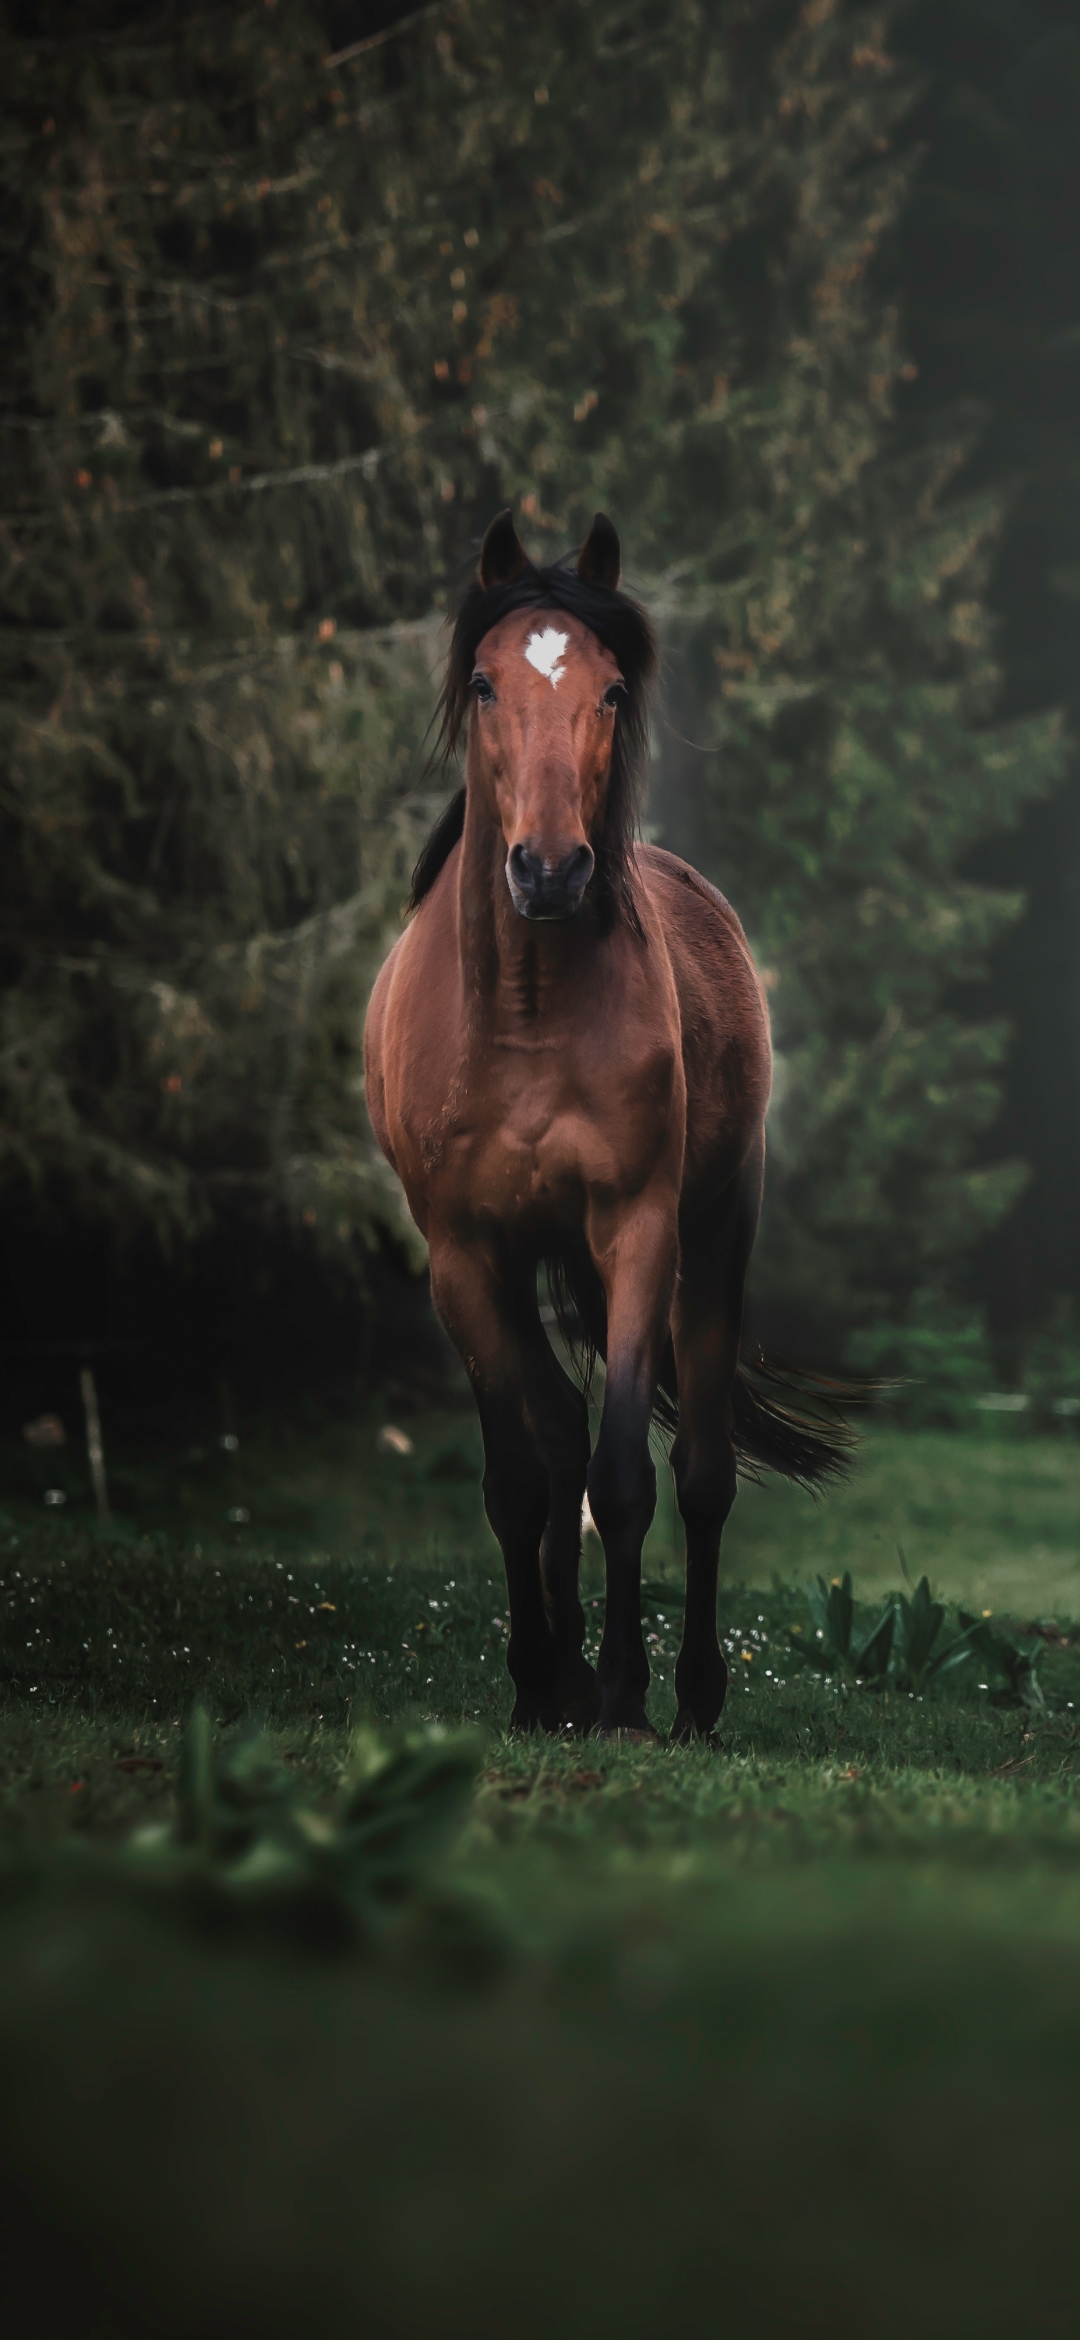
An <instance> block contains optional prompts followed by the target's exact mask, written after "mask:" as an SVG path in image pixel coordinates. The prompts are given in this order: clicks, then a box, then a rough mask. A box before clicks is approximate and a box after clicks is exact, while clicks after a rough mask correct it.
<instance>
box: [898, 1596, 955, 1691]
mask: <svg viewBox="0 0 1080 2340" xmlns="http://www.w3.org/2000/svg"><path fill="white" fill-rule="evenodd" d="M944 1623H945V1605H944V1602H943V1601H935V1599H934V1598H933V1595H932V1593H931V1591H930V1580H929V1577H926V1576H920V1578H919V1581H918V1584H917V1585H916V1587H915V1590H914V1592H913V1593H912V1596H911V1599H910V1600H908V1598H907V1595H906V1593H898V1594H897V1599H896V1681H897V1686H898V1688H900V1689H901V1690H909V1691H911V1692H912V1694H913V1696H914V1697H916V1698H919V1697H921V1696H922V1694H923V1692H924V1691H925V1690H929V1689H931V1688H932V1687H933V1685H934V1683H935V1682H940V1681H941V1680H942V1678H943V1676H944V1675H946V1674H950V1673H952V1671H953V1669H954V1667H956V1666H962V1665H964V1664H965V1663H966V1661H967V1659H968V1658H969V1657H970V1655H971V1639H972V1636H971V1634H970V1633H969V1632H967V1631H965V1632H962V1633H960V1634H959V1635H958V1637H957V1639H956V1640H955V1641H950V1642H948V1643H946V1645H945V1646H944V1648H939V1647H938V1635H939V1634H940V1632H941V1628H942V1626H943V1624H944Z"/></svg>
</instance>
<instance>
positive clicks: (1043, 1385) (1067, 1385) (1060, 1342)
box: [1021, 1293, 1080, 1424]
mask: <svg viewBox="0 0 1080 2340" xmlns="http://www.w3.org/2000/svg"><path fill="white" fill-rule="evenodd" d="M1021 1386H1022V1389H1023V1391H1024V1395H1025V1396H1026V1397H1028V1398H1029V1399H1030V1400H1031V1405H1032V1409H1033V1411H1034V1414H1035V1416H1036V1419H1037V1420H1039V1421H1041V1422H1047V1421H1049V1422H1052V1423H1062V1424H1066V1423H1070V1422H1075V1421H1076V1418H1077V1416H1078V1415H1080V1326H1078V1325H1077V1317H1076V1303H1075V1301H1074V1300H1073V1299H1072V1298H1071V1297H1070V1296H1069V1295H1068V1294H1064V1293H1063V1294H1062V1295H1061V1296H1060V1298H1059V1299H1058V1301H1057V1303H1056V1305H1055V1307H1054V1308H1053V1309H1052V1311H1051V1313H1050V1316H1049V1319H1048V1320H1047V1321H1046V1322H1044V1323H1043V1324H1042V1325H1040V1326H1038V1327H1037V1328H1036V1330H1035V1332H1034V1333H1033V1334H1032V1337H1031V1339H1030V1340H1029V1342H1028V1344H1027V1347H1026V1349H1025V1352H1024V1360H1023V1376H1022V1383H1021Z"/></svg>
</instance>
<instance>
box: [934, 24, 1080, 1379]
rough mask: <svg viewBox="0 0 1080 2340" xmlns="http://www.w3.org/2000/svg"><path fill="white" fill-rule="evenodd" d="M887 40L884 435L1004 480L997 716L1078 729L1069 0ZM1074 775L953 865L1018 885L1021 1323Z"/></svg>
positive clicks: (997, 960) (1049, 1104)
mask: <svg viewBox="0 0 1080 2340" xmlns="http://www.w3.org/2000/svg"><path fill="white" fill-rule="evenodd" d="M894 38H895V41H896V45H897V49H898V52H899V54H900V55H901V57H902V58H903V59H904V61H905V64H906V66H907V69H908V70H909V71H911V72H913V74H914V76H915V78H916V84H917V95H916V104H915V110H914V112H913V115H912V117H911V130H912V132H913V134H914V136H915V137H916V138H917V139H918V141H919V143H920V146H921V149H922V162H921V164H920V168H919V170H918V171H917V172H916V173H915V175H914V177H913V179H912V182H911V187H910V191H909V194H908V198H907V201H906V203H905V206H904V212H903V216H902V219H901V221H900V225H899V235H898V244H897V262H898V275H899V278H900V281H901V282H902V284H903V288H904V305H905V310H906V315H907V322H908V332H909V340H910V348H911V357H912V361H913V364H914V365H915V366H916V367H917V372H916V373H915V375H914V377H913V379H912V381H911V382H910V383H909V384H908V385H907V387H906V388H905V391H904V395H903V399H902V403H901V409H900V418H899V419H900V428H901V433H902V437H903V440H904V442H905V443H906V444H907V445H909V446H912V447H920V446H922V445H925V444H926V443H927V441H928V440H933V439H937V438H940V436H941V435H942V432H943V430H944V431H946V432H950V431H952V430H953V429H955V428H959V429H961V430H963V429H965V428H967V429H972V430H973V431H974V446H973V460H972V465H971V468H970V471H969V475H968V476H969V480H970V484H971V487H972V489H973V490H976V489H978V488H979V487H985V486H987V485H989V484H990V483H993V482H998V483H1002V484H1003V485H1004V487H1005V489H1006V499H1007V503H1006V514H1005V525H1004V532H1003V535H1002V539H1001V542H1000V547H999V550H998V554H997V557H996V559H995V561H994V566H993V573H992V578H991V585H990V603H991V607H992V610H993V613H994V617H995V620H996V626H997V642H998V652H999V656H1000V660H1001V665H1002V707H1003V711H1005V712H1006V713H1008V712H1014V711H1015V712H1018V713H1021V714H1026V713H1028V712H1029V711H1030V710H1031V709H1033V708H1038V707H1046V706H1053V705H1059V706H1061V707H1062V708H1063V709H1064V710H1065V712H1066V716H1067V720H1068V723H1069V727H1070V730H1071V732H1072V736H1073V740H1074V741H1075V736H1076V721H1077V715H1078V713H1080V697H1078V691H1077V667H1076V606H1077V596H1078V593H1080V467H1078V464H1077V452H1078V418H1080V334H1078V332H1077V309H1076V281H1077V263H1078V257H1080V246H1078V235H1080V227H1078V223H1080V211H1078V207H1077V202H1076V179H1075V151H1076V141H1075V123H1076V118H1077V109H1078V106H1080V20H1078V18H1077V12H1076V9H1075V7H1074V6H1073V5H1072V0H993V5H992V6H987V5H985V4H984V0H903V4H902V5H901V6H900V8H899V9H898V10H897V11H896V14H895V17H894ZM1078 839H1080V771H1078V767H1077V762H1076V756H1075V749H1072V750H1071V751H1070V754H1069V759H1068V779H1067V783H1066V785H1065V787H1064V788H1059V789H1058V790H1056V791H1055V793H1054V796H1053V798H1052V799H1051V800H1050V801H1049V802H1046V803H1043V804H1039V805H1033V806H1031V807H1030V808H1029V809H1028V810H1027V812H1026V813H1025V816H1024V819H1023V821H1022V823H1021V824H1020V827H1019V829H1018V831H1016V832H1012V833H1010V834H1008V835H1003V836H1000V837H998V838H996V839H993V840H988V841H987V842H986V844H985V845H983V846H982V848H981V849H980V850H979V852H978V855H977V859H976V861H975V863H974V865H973V871H972V874H974V875H977V876H978V878H979V879H980V880H982V881H986V880H989V881H990V882H993V883H998V884H1004V885H1006V886H1008V887H1010V888H1012V887H1018V888H1019V887H1022V888H1023V890H1024V893H1025V896H1026V903H1025V909H1024V913H1023V916H1022V918H1021V919H1020V920H1019V921H1018V923H1017V924H1016V925H1015V926H1013V927H1012V928H1011V929H1009V930H1007V931H1006V932H1005V933H1004V934H1003V935H1002V936H1001V937H1000V938H999V941H998V943H997V945H996V947H995V950H994V953H993V972H992V989H991V992H990V994H989V998H990V1002H991V1004H992V1005H993V1006H994V1007H997V1008H998V1009H1000V1010H1001V1011H1003V1012H1004V1013H1006V1014H1007V1015H1008V1016H1009V1018H1010V1020H1011V1022H1012V1025H1013V1032H1014V1038H1013V1045H1012V1047H1011V1049H1010V1051H1009V1056H1008V1060H1007V1066H1006V1068H1005V1069H1006V1082H1005V1097H1004V1100H1003V1110H1002V1112H1001V1114H1000V1117H999V1119H998V1121H997V1122H996V1124H995V1127H994V1129H993V1131H992V1132H990V1133H988V1136H987V1138H986V1139H985V1140H984V1146H985V1149H986V1152H987V1155H988V1157H991V1158H992V1156H993V1154H994V1153H995V1152H996V1153H1000V1152H1006V1153H1008V1152H1010V1151H1015V1152H1017V1153H1020V1154H1022V1155H1023V1156H1024V1158H1025V1159H1026V1161H1027V1162H1028V1163H1029V1164H1030V1166H1031V1169H1032V1172H1033V1176H1032V1178H1031V1181H1030V1183H1029V1185H1028V1187H1027V1189H1026V1190H1025V1192H1024V1193H1023V1194H1022V1195H1021V1197H1020V1199H1019V1201H1018V1203H1017V1205H1016V1207H1015V1208H1014V1210H1013V1211H1012V1212H1010V1214H1009V1215H1008V1218H1007V1220H1006V1221H1005V1223H1004V1224H1003V1225H1002V1226H1001V1228H1000V1230H999V1232H998V1233H996V1234H995V1235H994V1237H993V1239H992V1241H991V1242H989V1243H988V1244H987V1245H986V1246H985V1247H984V1249H983V1252H982V1256H981V1258H980V1260H979V1278H980V1288H981V1289H982V1291H983V1292H984V1293H987V1294H988V1296H989V1297H990V1299H991V1303H992V1308H993V1316H994V1320H995V1322H996V1324H998V1325H999V1326H1003V1327H1006V1328H1007V1329H1008V1330H1009V1331H1010V1332H1013V1333H1015V1332H1016V1331H1017V1330H1021V1331H1022V1330H1024V1329H1026V1328H1028V1327H1029V1326H1030V1325H1031V1324H1032V1323H1036V1322H1038V1320H1039V1318H1040V1317H1041V1316H1042V1315H1043V1314H1044V1312H1045V1311H1046V1310H1047V1309H1048V1308H1049V1307H1050V1306H1051V1305H1052V1303H1053V1300H1054V1297H1055V1295H1056V1294H1058V1293H1060V1292H1061V1291H1062V1290H1069V1291H1072V1292H1073V1293H1074V1294H1076V1293H1078V1292H1080V1219H1078V1216H1077V1212H1076V1208H1075V1186H1076V1170H1075V1165H1076V1160H1077V1154H1078V1150H1080V986H1078V985H1077V981H1076V965H1077V961H1076V937H1077V922H1076V907H1075V886H1076V868H1077V855H1078Z"/></svg>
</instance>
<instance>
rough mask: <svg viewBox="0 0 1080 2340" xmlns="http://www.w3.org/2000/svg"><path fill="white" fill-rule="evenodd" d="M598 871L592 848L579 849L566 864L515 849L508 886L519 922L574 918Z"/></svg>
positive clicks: (524, 847)
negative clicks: (532, 919) (590, 880)
mask: <svg viewBox="0 0 1080 2340" xmlns="http://www.w3.org/2000/svg"><path fill="white" fill-rule="evenodd" d="M595 867H596V856H595V854H594V853H593V851H592V848H591V846H589V845H575V847H574V850H573V852H572V853H568V854H567V856H566V859H565V861H559V862H555V863H552V862H550V861H544V860H542V859H541V856H540V855H539V854H538V853H532V852H530V849H529V847H528V846H527V845H512V846H511V848H510V851H509V853H508V854H507V856H506V882H507V885H508V886H509V888H510V898H511V900H512V902H513V905H514V908H515V910H516V911H517V914H518V917H519V918H549V919H559V918H572V917H573V915H574V912H575V910H580V908H581V898H582V895H583V894H584V892H585V888H586V886H587V885H588V883H589V879H590V878H591V876H592V873H593V870H594V869H595Z"/></svg>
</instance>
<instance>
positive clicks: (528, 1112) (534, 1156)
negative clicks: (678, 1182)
mask: <svg viewBox="0 0 1080 2340" xmlns="http://www.w3.org/2000/svg"><path fill="white" fill-rule="evenodd" d="M493 1055H494V1059H495V1061H494V1063H493V1064H492V1063H490V1062H489V1063H486V1064H485V1065H484V1066H483V1067H482V1068H481V1067H476V1068H471V1067H468V1066H463V1067H462V1068H461V1071H460V1073H459V1074H458V1076H457V1077H456V1078H455V1079H454V1080H453V1081H452V1082H451V1083H449V1084H448V1086H447V1087H446V1089H445V1090H444V1093H443V1095H442V1098H441V1099H440V1101H439V1103H438V1105H437V1107H436V1106H435V1101H434V1100H432V1107H431V1109H430V1110H429V1111H428V1112H427V1113H425V1114H422V1115H420V1116H418V1117H417V1120H416V1122H415V1123H414V1126H413V1129H412V1132H411V1133H410V1134H411V1139H412V1143H411V1146H410V1152H411V1153H412V1157H413V1161H414V1163H415V1166H416V1175H417V1178H418V1181H419V1182H421V1183H422V1185H423V1187H424V1190H425V1193H426V1196H427V1199H428V1201H429V1202H433V1203H434V1204H435V1205H436V1207H437V1208H438V1210H439V1212H440V1215H441V1216H444V1217H445V1218H447V1219H448V1220H450V1221H457V1222H476V1221H477V1220H491V1219H494V1220H497V1221H499V1222H501V1223H503V1224H505V1225H507V1226H512V1225H515V1224H518V1225H520V1224H527V1223H530V1222H538V1221H545V1220H547V1221H551V1220H556V1221H568V1220H576V1219H578V1218H580V1216H581V1213H582V1210H583V1208H584V1205H585V1200H586V1197H587V1196H588V1195H589V1194H590V1193H595V1192H596V1191H597V1190H604V1191H606V1192H609V1193H614V1192H617V1191H619V1190H620V1189H622V1188H624V1187H625V1186H627V1185H629V1186H631V1187H634V1186H636V1185H638V1184H639V1183H641V1182H642V1181H643V1180H644V1178H645V1177H647V1175H648V1173H649V1169H650V1167H651V1165H652V1163H653V1161H654V1160H655V1157H656V1152H657V1148H658V1146H659V1145H660V1144H661V1143H662V1142H663V1136H664V1132H665V1129H666V1126H667V1123H668V1118H669V1112H670V1089H669V1085H668V1084H667V1082H665V1081H664V1080H663V1079H661V1080H659V1081H657V1079H656V1078H655V1067H653V1068H646V1067H629V1066H628V1067H626V1068H624V1077H623V1078H621V1079H613V1078H612V1068H611V1067H610V1065H609V1067H608V1068H607V1071H608V1077H607V1079H606V1081H605V1082H603V1083H602V1084H601V1083H598V1081H597V1079H596V1075H595V1070H593V1071H590V1068H589V1067H588V1066H587V1065H584V1066H582V1065H576V1064H575V1063H574V1062H573V1061H572V1060H571V1059H569V1058H568V1055H567V1052H566V1051H565V1050H564V1049H556V1048H547V1047H541V1048H522V1047H515V1046H507V1047H505V1048H500V1047H497V1048H496V1049H495V1050H494V1051H493Z"/></svg>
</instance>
